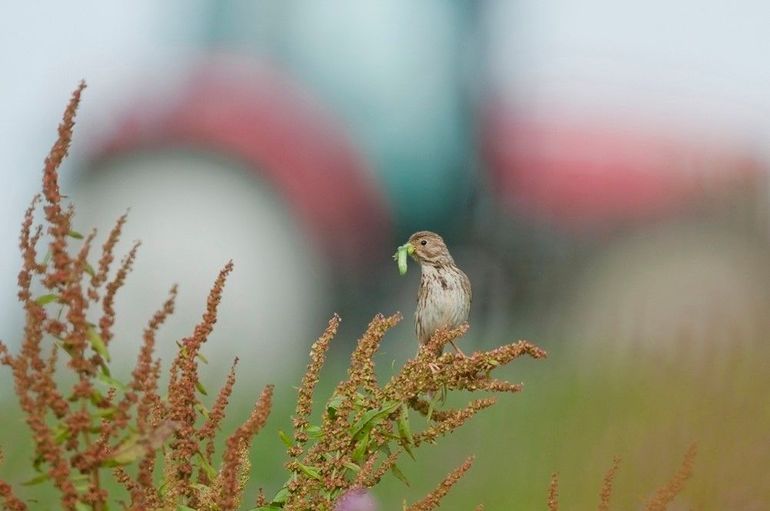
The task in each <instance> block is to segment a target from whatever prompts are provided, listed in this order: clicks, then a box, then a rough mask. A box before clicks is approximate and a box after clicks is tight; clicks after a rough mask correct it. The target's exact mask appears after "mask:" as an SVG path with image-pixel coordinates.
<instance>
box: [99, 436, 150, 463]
mask: <svg viewBox="0 0 770 511" xmlns="http://www.w3.org/2000/svg"><path fill="white" fill-rule="evenodd" d="M146 452H147V449H146V447H145V446H143V445H141V444H140V443H139V435H136V434H131V435H128V437H127V438H126V439H125V440H123V442H121V443H120V445H119V446H118V447H117V448H116V449H115V451H114V452H113V454H112V456H110V458H109V459H108V460H106V461H107V462H110V463H109V464H108V466H114V465H128V464H129V463H133V462H134V461H136V460H137V459H139V458H140V457H141V456H144V454H145V453H146Z"/></svg>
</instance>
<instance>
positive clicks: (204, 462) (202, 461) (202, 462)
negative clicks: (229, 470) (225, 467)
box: [196, 452, 217, 481]
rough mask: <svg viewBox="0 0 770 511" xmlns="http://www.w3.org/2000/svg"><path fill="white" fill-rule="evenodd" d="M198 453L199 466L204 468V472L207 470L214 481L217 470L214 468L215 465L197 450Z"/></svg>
mask: <svg viewBox="0 0 770 511" xmlns="http://www.w3.org/2000/svg"><path fill="white" fill-rule="evenodd" d="M196 454H197V456H198V466H199V467H200V468H201V469H203V471H204V472H206V475H207V476H208V477H209V480H210V481H213V480H214V479H216V478H217V471H216V470H215V469H214V467H212V466H211V464H210V463H209V462H208V461H207V460H206V457H205V456H203V455H202V454H201V453H200V452H197V453H196Z"/></svg>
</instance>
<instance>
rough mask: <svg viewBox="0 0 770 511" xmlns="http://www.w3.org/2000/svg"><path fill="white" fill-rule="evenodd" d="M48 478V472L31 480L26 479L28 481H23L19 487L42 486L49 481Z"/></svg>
mask: <svg viewBox="0 0 770 511" xmlns="http://www.w3.org/2000/svg"><path fill="white" fill-rule="evenodd" d="M50 478H51V476H50V475H48V472H46V473H44V474H39V475H36V476H35V477H33V478H32V479H28V480H26V481H24V482H23V483H21V485H22V486H35V485H37V484H42V483H44V482H46V481H48V479H50Z"/></svg>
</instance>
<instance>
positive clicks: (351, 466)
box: [342, 461, 361, 474]
mask: <svg viewBox="0 0 770 511" xmlns="http://www.w3.org/2000/svg"><path fill="white" fill-rule="evenodd" d="M342 464H343V465H345V468H348V469H350V470H352V471H353V472H354V473H356V474H357V473H359V472H360V471H361V467H359V466H358V465H356V464H355V463H353V462H350V461H345V462H343V463H342Z"/></svg>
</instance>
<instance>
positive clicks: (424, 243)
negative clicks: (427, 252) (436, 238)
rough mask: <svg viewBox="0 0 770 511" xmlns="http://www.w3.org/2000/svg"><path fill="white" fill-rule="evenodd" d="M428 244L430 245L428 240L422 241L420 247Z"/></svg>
mask: <svg viewBox="0 0 770 511" xmlns="http://www.w3.org/2000/svg"><path fill="white" fill-rule="evenodd" d="M427 244H428V240H422V241H421V242H420V245H423V246H424V245H427Z"/></svg>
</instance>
